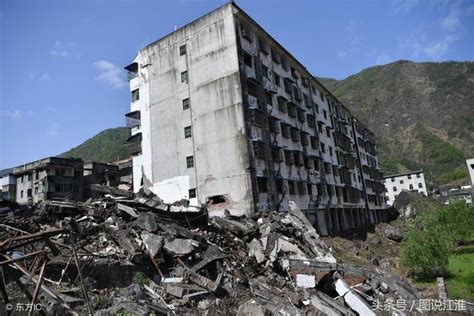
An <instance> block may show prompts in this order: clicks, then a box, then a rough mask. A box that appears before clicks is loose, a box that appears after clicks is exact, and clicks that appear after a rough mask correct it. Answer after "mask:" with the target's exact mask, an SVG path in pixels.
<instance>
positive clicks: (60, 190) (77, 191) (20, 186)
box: [13, 157, 84, 204]
mask: <svg viewBox="0 0 474 316" xmlns="http://www.w3.org/2000/svg"><path fill="white" fill-rule="evenodd" d="M83 167H84V162H83V161H82V160H81V159H75V158H59V157H49V158H45V159H41V160H37V161H33V162H30V163H28V164H25V165H22V166H18V167H15V168H14V169H13V175H14V177H15V178H16V187H17V190H16V202H17V203H20V204H26V203H37V202H40V201H44V200H50V199H58V200H66V199H67V200H77V201H80V200H82V198H83Z"/></svg>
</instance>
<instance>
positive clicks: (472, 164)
mask: <svg viewBox="0 0 474 316" xmlns="http://www.w3.org/2000/svg"><path fill="white" fill-rule="evenodd" d="M466 164H467V170H468V171H469V177H470V179H471V186H472V187H474V158H469V159H466Z"/></svg>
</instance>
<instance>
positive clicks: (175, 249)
mask: <svg viewBox="0 0 474 316" xmlns="http://www.w3.org/2000/svg"><path fill="white" fill-rule="evenodd" d="M197 246H199V243H197V242H195V241H194V240H191V239H181V238H175V239H173V240H170V241H165V244H164V246H163V249H164V250H165V251H167V252H169V253H170V254H172V255H175V256H183V255H187V254H189V253H191V252H192V251H193V250H194V248H196V247H197Z"/></svg>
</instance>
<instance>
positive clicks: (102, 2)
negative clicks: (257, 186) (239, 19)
mask: <svg viewBox="0 0 474 316" xmlns="http://www.w3.org/2000/svg"><path fill="white" fill-rule="evenodd" d="M225 2H226V1H224V0H220V1H217V0H216V1H214V0H213V1H211V0H207V1H191V0H181V1H158V0H154V1H151V0H117V1H112V0H82V1H73V0H2V1H0V169H2V168H6V167H11V166H16V165H19V164H22V163H26V162H29V161H32V160H35V159H39V158H43V157H47V156H51V155H56V154H59V153H61V152H64V151H66V150H68V149H70V148H72V147H74V146H76V145H78V144H80V143H81V142H83V141H84V140H86V139H87V138H89V137H92V136H93V135H95V134H96V133H98V132H100V131H101V130H104V129H106V128H111V127H117V126H123V125H124V122H125V120H124V114H125V113H126V112H127V111H128V109H129V100H130V96H129V93H128V90H127V82H126V77H125V72H124V70H123V67H124V66H125V65H127V64H129V63H130V62H131V61H132V60H133V58H134V57H135V55H136V52H137V51H138V49H139V48H141V47H143V46H144V45H146V44H148V43H150V42H152V41H154V40H156V39H158V38H159V37H161V36H163V35H166V34H167V33H169V32H171V31H173V30H174V28H175V27H180V26H182V25H184V24H186V23H188V22H190V21H192V20H193V19H195V18H197V17H199V16H201V15H203V14H205V13H207V12H208V11H210V10H212V9H214V8H216V7H217V6H219V5H221V4H223V3H225ZM237 4H238V5H239V6H240V7H241V8H242V9H244V10H245V11H246V12H247V13H248V14H249V15H250V16H252V17H253V18H254V19H255V20H256V21H257V22H258V23H259V24H260V25H261V26H263V27H264V28H265V29H266V30H267V31H268V32H269V33H270V34H272V36H273V37H274V38H275V39H277V40H278V41H279V42H280V43H281V44H282V45H283V46H285V47H286V48H287V49H288V50H289V51H290V52H291V53H292V54H293V55H294V56H295V57H296V58H298V59H299V60H300V61H301V62H302V63H303V64H304V65H306V66H307V68H308V70H310V71H311V72H312V73H313V74H314V75H316V76H322V77H332V78H337V79H342V78H345V77H347V76H348V75H351V74H354V73H357V72H358V71H360V70H362V69H364V68H366V67H370V66H373V65H377V64H385V63H388V62H391V61H395V60H399V59H408V60H414V61H445V60H460V61H465V60H470V61H472V60H473V57H474V47H473V45H474V44H473V43H474V27H473V26H474V2H473V1H468V0H466V1H461V0H449V1H438V0H424V1H421V0H406V1H401V0H379V1H376V0H372V1H363V0H362V1H355V0H352V1H341V0H336V1H329V0H327V1H312V0H307V1H304V0H292V1H289V0H287V1H278V0H277V1H250V0H248V1H247V0H241V1H237Z"/></svg>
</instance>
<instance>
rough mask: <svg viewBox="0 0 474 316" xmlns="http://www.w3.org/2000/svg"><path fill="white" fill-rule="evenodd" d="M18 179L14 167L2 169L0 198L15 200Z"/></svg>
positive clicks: (0, 174)
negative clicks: (14, 174)
mask: <svg viewBox="0 0 474 316" xmlns="http://www.w3.org/2000/svg"><path fill="white" fill-rule="evenodd" d="M15 198H16V179H15V177H14V176H13V168H9V169H4V170H1V171H0V200H7V201H15Z"/></svg>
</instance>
